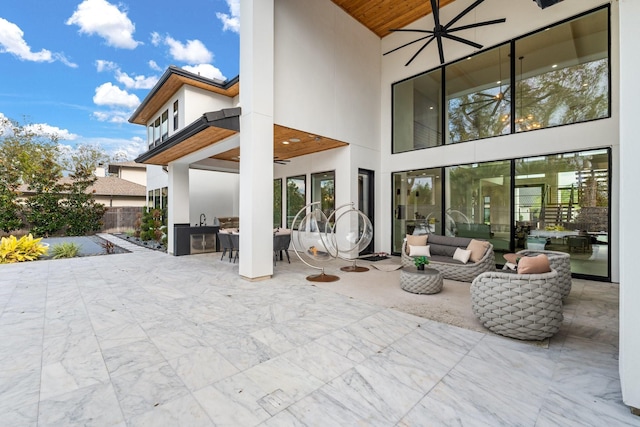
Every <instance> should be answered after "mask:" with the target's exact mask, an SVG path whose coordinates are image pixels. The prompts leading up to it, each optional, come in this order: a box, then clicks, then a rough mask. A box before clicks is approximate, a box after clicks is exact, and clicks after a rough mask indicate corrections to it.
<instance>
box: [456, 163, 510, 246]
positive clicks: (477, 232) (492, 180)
mask: <svg viewBox="0 0 640 427" xmlns="http://www.w3.org/2000/svg"><path fill="white" fill-rule="evenodd" d="M445 176H446V182H447V187H448V191H447V192H446V194H445V199H446V210H445V218H443V221H444V225H445V230H444V231H445V234H446V235H448V236H460V237H471V238H478V239H483V240H488V241H489V242H491V243H492V244H493V247H494V250H496V251H508V250H509V242H510V241H511V234H510V233H511V162H510V161H509V160H506V161H498V162H487V163H479V164H472V165H463V166H451V167H448V168H445Z"/></svg>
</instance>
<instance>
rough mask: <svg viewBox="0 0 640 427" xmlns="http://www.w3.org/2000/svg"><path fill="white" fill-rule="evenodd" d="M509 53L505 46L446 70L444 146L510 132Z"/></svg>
mask: <svg viewBox="0 0 640 427" xmlns="http://www.w3.org/2000/svg"><path fill="white" fill-rule="evenodd" d="M509 51H510V45H509V44H506V45H503V46H500V47H498V48H495V49H491V50H489V51H487V52H484V53H483V54H481V55H476V56H473V57H470V58H469V59H467V60H464V61H459V62H456V63H455V64H452V65H450V66H448V67H447V68H446V79H447V86H446V87H447V108H448V113H447V114H448V118H449V140H448V141H447V143H457V142H463V141H471V140H474V139H481V138H487V137H491V136H496V135H501V134H504V133H510V131H511V120H510V116H511V81H510V79H509V75H510V65H509V64H510V60H509Z"/></svg>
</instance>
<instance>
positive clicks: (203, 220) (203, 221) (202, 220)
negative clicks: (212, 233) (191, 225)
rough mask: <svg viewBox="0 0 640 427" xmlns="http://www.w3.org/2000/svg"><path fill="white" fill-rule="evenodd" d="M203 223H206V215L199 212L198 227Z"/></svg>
mask: <svg viewBox="0 0 640 427" xmlns="http://www.w3.org/2000/svg"><path fill="white" fill-rule="evenodd" d="M203 225H207V217H206V215H205V214H203V213H201V214H200V227H202V226H203Z"/></svg>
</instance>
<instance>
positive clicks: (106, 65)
mask: <svg viewBox="0 0 640 427" xmlns="http://www.w3.org/2000/svg"><path fill="white" fill-rule="evenodd" d="M118 68H119V67H118V64H116V63H115V62H111V61H105V60H104V59H98V60H96V69H97V70H98V72H99V73H101V72H103V71H112V70H117V69H118Z"/></svg>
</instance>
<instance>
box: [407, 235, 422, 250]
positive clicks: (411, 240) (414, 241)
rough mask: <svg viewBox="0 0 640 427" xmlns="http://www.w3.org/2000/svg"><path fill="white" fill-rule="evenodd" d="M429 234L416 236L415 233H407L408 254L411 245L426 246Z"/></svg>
mask: <svg viewBox="0 0 640 427" xmlns="http://www.w3.org/2000/svg"><path fill="white" fill-rule="evenodd" d="M426 245H427V235H426V234H423V235H421V236H414V235H413V234H407V255H409V246H426Z"/></svg>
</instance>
